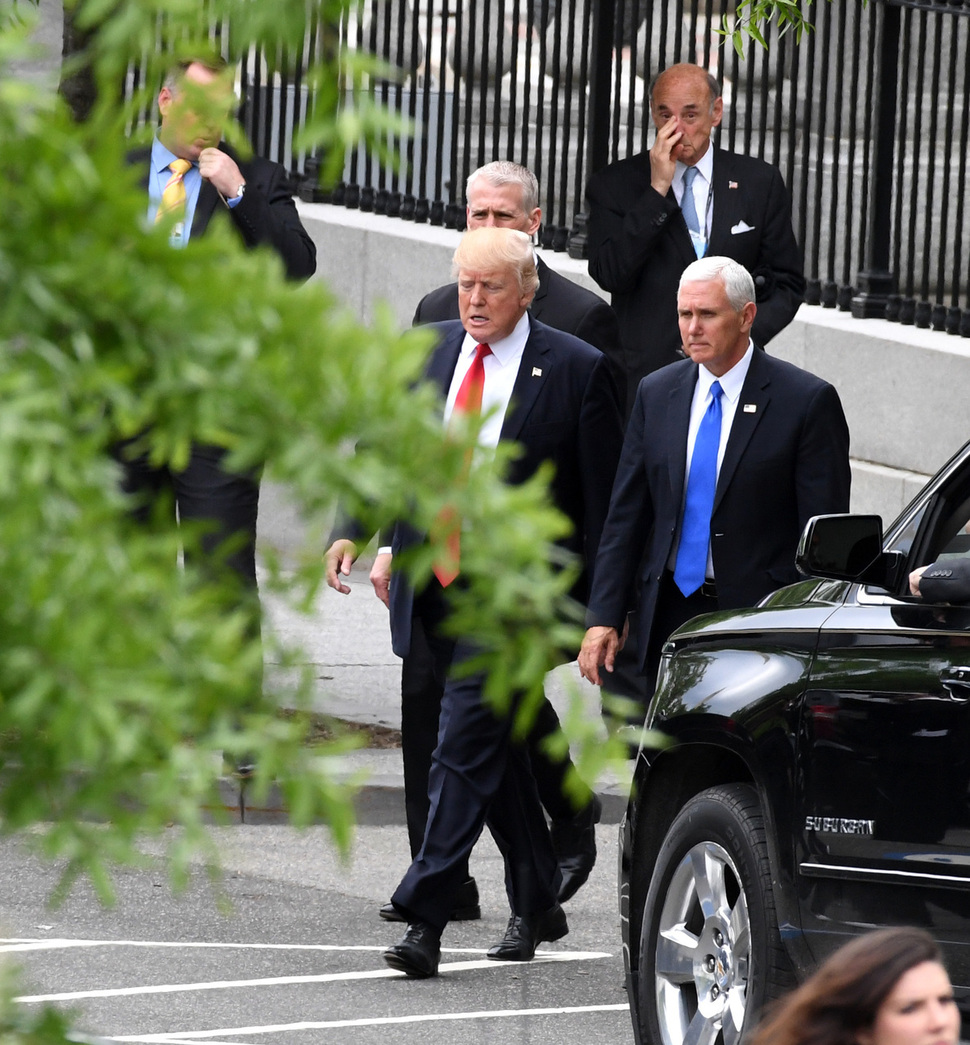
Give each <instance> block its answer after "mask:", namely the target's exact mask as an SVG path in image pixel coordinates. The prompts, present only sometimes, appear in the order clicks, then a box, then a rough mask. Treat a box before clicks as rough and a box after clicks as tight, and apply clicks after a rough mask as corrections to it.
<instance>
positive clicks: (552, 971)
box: [0, 824, 632, 1045]
mask: <svg viewBox="0 0 970 1045" xmlns="http://www.w3.org/2000/svg"><path fill="white" fill-rule="evenodd" d="M597 830H598V835H597V837H598V844H599V849H600V858H599V861H598V863H597V866H596V868H595V869H594V872H593V875H592V877H591V879H590V882H589V883H588V884H587V885H586V887H585V888H584V889H582V890H580V892H579V893H578V894H577V895H576V897H575V898H574V899H573V900H572V901H570V903H569V904H568V905H567V913H568V915H569V923H570V933H569V935H568V936H567V937H566V938H565V939H564V940H562V941H559V942H557V943H555V944H549V945H545V948H544V950H543V952H542V956H541V957H538V956H537V958H536V960H535V961H533V962H531V963H527V964H516V963H504V962H489V961H487V960H485V950H486V949H487V947H488V946H490V945H491V944H492V943H494V942H496V941H497V940H498V939H499V938H500V937H501V935H502V932H503V931H504V928H505V923H506V920H507V918H508V910H507V905H506V903H505V898H504V890H503V887H502V872H501V861H500V858H499V856H498V852H497V850H496V849H495V846H494V845H493V843H492V842H491V839H489V838H486V839H483V840H482V842H480V844H479V846H478V848H477V849H476V851H475V853H474V855H473V858H472V871H473V873H474V874H475V875H476V877H477V878H478V880H479V884H480V888H481V891H482V895H483V919H482V921H480V922H466V923H453V924H452V925H451V926H449V927H448V929H447V930H446V932H445V936H444V938H443V941H442V942H443V947H444V952H443V955H442V967H441V974H440V976H439V977H438V978H437V979H434V980H427V981H412V980H407V979H406V978H404V977H403V976H402V975H401V974H400V973H394V972H392V971H391V970H389V969H388V968H387V967H386V966H385V964H384V962H383V961H382V959H381V957H380V952H381V950H382V949H383V948H384V947H386V946H387V945H388V944H390V943H393V942H395V941H396V940H397V939H398V937H399V936H400V931H401V930H400V928H399V927H398V926H394V925H389V924H387V923H384V922H381V921H380V920H379V919H378V918H377V908H378V906H379V905H380V904H381V903H382V902H383V901H384V900H386V899H387V897H388V895H389V894H390V891H391V890H392V888H393V886H394V885H395V884H396V882H397V880H398V877H399V876H400V875H401V874H402V873H403V871H404V869H405V866H406V863H407V858H406V845H407V843H406V838H405V831H404V828H403V827H402V826H398V825H394V826H383V827H381V826H376V827H361V828H359V829H358V833H357V838H356V842H355V845H354V849H353V854H352V857H351V860H350V862H349V863H346V864H342V863H341V862H340V861H339V859H338V858H337V856H336V854H335V850H334V847H333V846H332V845H331V843H330V841H329V837H328V835H327V831H326V828H324V827H316V828H311V829H309V830H307V831H305V832H302V833H298V832H296V831H294V830H292V829H291V828H289V827H283V826H278V825H265V826H249V825H245V826H243V825H239V826H235V827H227V828H220V829H217V830H214V836H215V838H216V840H217V844H218V848H219V851H220V854H221V860H222V865H223V878H222V882H221V890H222V894H223V898H224V899H226V900H228V901H229V903H230V904H231V910H230V912H229V913H222V912H221V911H220V909H219V905H218V904H217V898H216V893H215V891H214V890H213V888H212V886H211V884H210V883H209V881H208V879H207V876H206V873H205V871H204V870H203V869H202V868H199V869H198V870H197V871H196V872H195V873H194V874H193V876H192V880H191V883H190V886H189V888H188V890H187V891H186V892H184V893H182V894H181V895H178V896H173V894H172V892H171V889H170V888H169V885H168V882H167V880H166V877H165V874H164V872H163V871H162V870H161V869H160V868H158V867H150V868H147V869H139V870H125V871H123V872H121V873H120V874H119V875H118V878H117V882H116V884H117V890H118V903H117V904H116V906H115V907H114V908H112V909H109V910H106V909H104V908H102V907H101V906H100V904H99V903H98V901H97V900H96V899H95V898H94V897H93V895H92V894H91V891H90V889H89V888H88V887H86V886H83V885H82V886H79V887H77V888H76V889H75V890H74V891H73V893H72V894H71V896H70V897H69V899H68V900H67V901H66V902H65V904H64V905H63V906H62V907H61V908H59V909H57V910H51V909H49V908H48V907H47V906H46V899H47V897H48V896H49V894H50V891H51V887H52V885H53V883H54V880H55V877H56V874H55V871H56V869H55V868H54V867H52V866H51V865H48V864H44V863H42V862H40V861H39V860H38V859H36V858H34V857H32V856H30V855H29V854H28V853H27V852H26V850H25V848H24V845H23V843H22V842H18V841H13V840H9V839H8V840H4V841H2V842H0V959H2V960H14V961H16V962H18V963H19V964H20V965H21V967H22V977H23V979H22V994H21V1003H22V1004H24V1005H31V1006H37V1005H41V1004H44V1003H45V1002H48V1003H51V1004H55V1005H59V1006H66V1007H68V1008H70V1009H72V1010H73V1011H74V1012H75V1013H76V1016H75V1026H76V1027H77V1028H78V1029H79V1030H80V1031H83V1032H85V1033H87V1034H91V1035H97V1036H100V1037H103V1038H110V1039H112V1040H116V1041H130V1042H165V1043H169V1045H174V1043H187V1045H188V1043H191V1045H195V1043H203V1042H204V1043H209V1045H213V1043H215V1045H228V1043H238V1045H249V1043H252V1045H256V1043H265V1045H309V1043H314V1045H316V1043H318V1042H339V1043H341V1045H369V1043H377V1042H380V1043H381V1045H396V1043H398V1042H405V1041H406V1042H408V1043H422V1045H438V1043H441V1045H444V1043H448V1045H452V1043H453V1042H455V1041H460V1042H478V1041H489V1042H493V1041H495V1040H501V1041H503V1042H514V1043H529V1045H564V1043H576V1045H579V1043H584V1045H585V1043H588V1042H600V1041H609V1042H612V1043H623V1042H631V1041H632V1031H631V1029H630V1022H629V1012H628V1009H627V1005H626V996H625V993H624V990H623V968H622V960H621V956H620V947H619V928H618V915H617V909H616V887H615V880H616V874H615V868H616V826H615V824H604V825H600V827H599V828H598V829H597Z"/></svg>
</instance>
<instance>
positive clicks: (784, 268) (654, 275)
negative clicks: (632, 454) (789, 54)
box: [586, 63, 805, 417]
mask: <svg viewBox="0 0 970 1045" xmlns="http://www.w3.org/2000/svg"><path fill="white" fill-rule="evenodd" d="M650 113H651V116H652V117H653V122H654V124H655V125H656V128H657V134H656V138H655V139H654V142H653V144H652V145H651V147H650V150H649V151H648V152H640V153H637V154H635V155H633V156H627V157H626V158H625V159H622V160H618V161H617V162H616V163H611V164H609V165H608V166H606V167H604V168H603V169H602V170H600V171H597V172H596V173H595V174H594V175H593V177H592V178H590V181H589V185H588V186H587V188H586V196H587V199H588V202H589V233H588V238H587V251H588V255H589V274H590V275H591V276H592V277H593V279H595V280H596V282H597V283H598V284H599V285H600V286H601V287H602V288H603V289H604V290H608V291H609V292H610V302H611V304H612V305H613V309H614V311H615V312H616V315H617V318H618V319H619V323H620V335H621V341H622V353H621V355H620V356H619V357H618V358H619V360H620V361H621V364H620V365H621V366H622V368H623V370H624V371H625V379H626V380H625V387H624V388H621V389H620V395H621V397H622V399H623V401H624V405H625V416H626V417H629V415H630V411H631V410H632V409H633V402H634V399H635V398H636V391H637V385H638V384H639V383H640V379H641V378H642V377H644V376H646V375H647V374H649V373H652V372H653V371H654V370H657V369H659V368H660V367H662V366H666V365H667V364H668V363H673V362H676V361H677V360H679V359H682V358H683V352H682V351H681V343H680V337H679V335H678V330H677V315H676V311H675V307H674V306H675V303H676V290H677V279H678V277H679V276H680V274H681V272H683V271H684V269H685V268H686V266H687V265H688V264H690V262H692V261H694V260H696V259H697V258H701V257H704V256H705V255H707V254H710V255H723V256H725V257H729V258H733V259H734V260H735V261H737V262H739V263H740V264H742V265H744V266H745V267H746V268H747V269H748V271H749V272H750V273H751V274H752V277H753V279H754V285H755V292H756V298H755V300H756V302H757V305H758V311H757V318H756V319H755V322H754V338H755V341H756V342H757V344H758V346H759V347H761V348H763V347H764V346H765V344H766V343H767V342H768V341H769V340H770V339H771V338H773V337H774V336H775V335H776V334H777V333H778V332H779V331H780V330H782V329H783V328H784V327H786V326H787V325H788V324H789V323H790V322H791V321H792V318H793V317H794V315H795V312H796V311H797V309H798V306H799V305H800V304H801V302H802V299H803V297H804V293H805V279H804V277H803V274H802V254H801V250H800V249H799V247H798V243H797V242H796V240H795V233H794V231H793V229H792V221H791V202H790V200H789V198H788V190H787V189H786V188H785V183H784V181H783V180H782V176H781V172H780V171H779V170H778V168H777V167H774V166H772V165H771V164H769V163H765V162H764V161H763V160H760V159H758V158H757V157H754V156H745V155H743V154H741V153H736V152H728V151H727V150H725V149H720V148H717V146H716V144H715V135H716V131H717V128H718V127H719V126H720V123H721V118H722V116H723V115H724V102H723V99H722V98H721V87H720V85H719V84H718V82H717V80H715V79H714V77H713V76H711V75H710V74H709V73H708V72H707V70H706V69H702V68H700V67H699V66H696V65H691V64H689V63H681V64H678V65H672V66H670V67H668V68H667V69H664V70H663V71H662V72H661V73H659V74H658V76H657V77H656V79H655V80H654V82H653V83H652V84H651V85H650Z"/></svg>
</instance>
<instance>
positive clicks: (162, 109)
mask: <svg viewBox="0 0 970 1045" xmlns="http://www.w3.org/2000/svg"><path fill="white" fill-rule="evenodd" d="M171 104H172V89H171V87H163V88H162V89H161V90H160V91H159V92H158V111H159V113H160V114H161V115H162V116H164V115H165V114H166V113H167V112H168V109H169V106H170V105H171Z"/></svg>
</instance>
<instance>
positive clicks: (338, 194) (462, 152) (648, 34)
mask: <svg viewBox="0 0 970 1045" xmlns="http://www.w3.org/2000/svg"><path fill="white" fill-rule="evenodd" d="M731 8H732V3H731V0H614V2H613V3H610V2H608V0H604V2H599V0H557V2H551V0H363V3H362V4H361V6H360V7H359V8H357V9H355V11H354V12H352V13H351V14H348V15H347V17H346V18H345V19H344V20H343V22H342V23H341V24H340V25H339V26H328V27H320V28H318V29H317V30H316V31H315V33H314V34H313V38H312V39H311V40H308V42H307V47H308V48H311V49H312V48H320V47H324V46H327V47H335V46H338V47H343V48H355V49H358V50H367V51H370V52H373V53H376V54H379V55H381V56H383V57H384V58H386V59H387V60H388V61H389V62H391V63H393V64H395V65H397V66H399V67H400V68H401V70H402V74H401V77H400V78H399V79H398V80H397V81H392V80H383V79H374V80H373V81H372V82H371V83H370V85H369V88H370V90H371V91H372V92H373V94H374V97H375V98H376V99H377V100H379V101H381V102H383V103H384V104H386V105H388V106H390V107H391V108H393V109H395V110H396V111H398V112H400V113H401V114H403V115H404V116H406V117H407V118H408V119H409V121H410V123H411V128H412V129H411V131H410V132H409V133H406V134H403V135H400V136H398V135H395V134H391V133H389V134H388V136H387V140H386V141H385V142H384V143H383V144H384V145H385V146H386V147H387V148H389V149H398V150H399V151H400V153H401V155H402V157H403V160H404V164H403V166H402V168H401V169H399V170H398V169H395V168H394V167H392V166H391V165H390V164H388V163H387V162H386V160H385V158H384V157H383V156H382V154H381V152H380V151H379V150H375V149H373V148H367V147H365V146H364V145H363V144H361V145H359V146H357V147H355V148H351V149H349V150H348V152H347V155H346V156H345V157H344V162H343V177H342V179H341V180H340V181H339V183H338V184H337V185H336V186H335V187H334V188H333V189H332V190H331V191H330V192H329V193H328V194H327V195H326V197H325V198H327V199H330V200H332V201H333V202H335V203H338V204H343V205H346V206H348V207H358V208H360V209H362V210H368V211H374V212H376V213H380V214H388V215H392V216H397V217H400V218H402V219H407V220H413V221H418V222H425V221H427V222H431V223H434V224H443V225H446V226H449V227H456V228H461V227H463V224H464V199H463V191H464V182H465V179H466V178H467V176H468V174H469V173H470V172H471V171H472V170H474V169H475V168H476V167H477V166H479V165H480V164H482V163H486V162H488V161H490V160H493V159H499V158H510V159H515V160H517V161H518V162H520V163H523V164H525V165H526V166H529V167H531V168H532V169H533V170H534V171H535V173H536V175H537V177H538V179H539V184H540V187H541V192H542V207H543V216H544V223H543V226H542V229H541V230H540V242H541V244H542V245H543V246H544V247H546V248H551V249H554V250H566V249H569V250H570V252H571V253H574V254H577V253H578V254H581V252H582V245H583V236H582V227H583V209H584V201H583V188H584V185H585V182H586V180H587V178H588V176H589V175H590V174H591V173H592V172H593V171H594V170H596V169H598V168H599V167H601V166H603V165H604V164H606V163H608V162H611V161H612V160H615V159H618V158H622V157H624V156H627V155H629V154H631V153H633V152H637V151H641V150H643V149H646V148H648V147H649V143H650V140H651V125H650V121H649V106H648V104H647V98H646V95H647V85H648V84H649V81H650V79H651V78H652V76H653V75H654V74H655V73H656V72H657V71H659V70H660V69H662V68H664V67H666V66H668V65H671V64H673V63H674V62H678V61H693V62H697V63H698V64H701V65H704V66H706V67H707V68H709V69H710V70H711V71H712V72H713V73H714V74H715V76H717V78H718V79H719V80H720V81H721V82H722V83H723V84H724V95H725V108H724V112H725V115H724V120H723V123H722V126H721V128H720V131H719V135H720V144H721V145H722V146H723V147H725V148H728V149H731V150H735V151H741V152H747V153H750V154H752V155H756V156H759V157H761V158H763V159H766V160H768V161H769V162H771V163H774V164H776V165H777V166H778V167H780V168H781V171H782V173H783V175H784V177H785V181H786V184H787V185H788V187H789V189H790V191H791V195H792V202H793V214H794V221H795V230H796V234H797V236H798V240H799V242H800V243H801V245H802V247H803V249H804V252H805V269H806V275H807V276H808V278H809V287H808V300H809V301H810V302H811V303H814V304H822V305H825V306H828V307H832V308H840V309H843V310H851V311H852V312H853V314H855V315H859V316H879V317H885V318H888V319H891V320H896V321H899V322H902V323H915V324H916V325H917V326H920V327H933V328H934V329H938V330H946V331H948V332H949V333H954V334H961V335H963V336H970V300H968V290H970V271H968V269H970V265H968V256H970V248H968V244H970V206H968V205H967V202H966V196H967V190H968V166H970V155H968V107H970V17H968V16H970V0H949V2H945V0H936V2H931V0H898V2H897V0H878V2H877V0H869V2H868V3H867V4H865V5H864V4H862V3H861V2H859V0H834V2H832V3H822V2H817V3H815V4H814V5H813V6H812V7H811V8H810V12H811V17H812V19H813V21H814V23H815V30H814V31H813V32H811V33H807V34H805V36H803V38H802V40H801V41H799V42H796V40H795V39H794V37H793V36H791V35H784V34H779V33H778V32H777V31H775V30H773V29H769V30H768V32H767V34H766V36H767V42H768V45H769V47H768V50H767V51H765V50H763V49H761V48H760V47H758V46H757V45H754V44H749V45H748V46H747V48H746V53H745V56H744V58H741V57H739V56H738V54H737V53H736V52H735V50H734V48H733V47H732V45H731V43H730V41H728V40H726V39H725V38H724V37H723V36H721V35H719V34H718V33H717V32H716V29H717V28H718V27H719V26H720V25H721V20H722V17H723V16H724V15H725V14H728V15H730V11H731ZM246 68H247V73H246V82H245V84H244V86H245V94H246V106H245V117H246V123H247V128H248V130H249V131H250V133H251V134H252V136H253V139H254V143H255V145H256V147H257V149H258V150H259V151H260V152H262V153H263V154H264V155H269V156H271V157H272V158H274V159H278V160H280V161H281V162H283V163H284V164H285V165H286V166H287V167H288V168H289V169H290V170H291V171H293V172H294V173H295V174H297V175H298V176H300V180H301V183H302V184H301V195H303V196H304V198H308V199H309V198H317V199H319V198H321V196H320V193H319V190H318V189H317V187H316V177H315V173H316V167H317V161H318V159H319V157H316V156H314V155H307V154H304V153H299V152H296V151H294V149H293V145H292V142H293V132H294V129H295V128H298V127H299V126H300V124H301V122H302V120H303V119H304V118H305V114H306V111H307V107H308V106H309V105H310V103H311V101H312V99H310V98H309V97H308V94H307V90H306V88H305V86H304V85H303V84H301V82H300V80H299V79H298V78H297V79H295V80H294V81H293V82H284V81H282V80H280V79H279V78H278V77H274V78H273V79H272V80H270V79H261V78H260V75H259V63H249V64H248V65H247V66H246Z"/></svg>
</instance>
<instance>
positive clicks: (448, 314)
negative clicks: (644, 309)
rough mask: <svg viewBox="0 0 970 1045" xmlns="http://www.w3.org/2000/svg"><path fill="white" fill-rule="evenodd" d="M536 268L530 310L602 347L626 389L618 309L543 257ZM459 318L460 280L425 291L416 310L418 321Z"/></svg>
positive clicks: (553, 325) (618, 380)
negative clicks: (535, 284) (549, 264)
mask: <svg viewBox="0 0 970 1045" xmlns="http://www.w3.org/2000/svg"><path fill="white" fill-rule="evenodd" d="M536 271H537V272H538V274H539V289H538V290H537V291H536V296H535V297H534V298H533V300H532V304H531V305H530V306H529V312H530V314H531V315H532V316H533V318H535V319H538V320H539V321H540V322H542V323H545V324H546V326H550V327H555V329H556V330H563V331H565V332H566V333H567V334H572V335H573V336H574V337H578V338H579V339H580V340H581V341H586V342H588V343H589V344H591V345H592V346H593V347H594V348H598V349H599V350H600V351H601V352H602V353H603V354H604V355H605V356H606V358H607V360H609V364H610V368H611V369H612V371H613V378H614V380H615V381H616V383H617V388H618V389H620V390H622V388H623V381H624V380H625V377H624V373H623V369H622V366H621V356H622V349H621V346H620V325H619V323H618V322H617V318H616V313H615V312H614V311H613V309H612V308H610V306H609V305H608V304H607V303H606V302H605V301H604V300H603V299H602V298H601V297H600V296H599V295H598V294H594V293H593V292H592V291H591V290H587V289H586V288H585V287H581V286H580V285H579V284H578V283H573V281H572V280H571V279H566V277H565V276H561V275H560V274H559V273H558V272H555V271H553V269H551V268H549V266H548V265H547V264H546V263H545V262H544V261H543V260H542V258H538V259H537V261H536ZM458 318H459V313H458V284H457V283H449V284H447V286H444V287H438V289H437V290H432V291H431V293H430V294H425V296H424V297H423V298H422V299H421V300H420V301H419V302H418V307H417V309H416V310H415V313H414V323H415V325H418V324H421V323H440V322H441V321H443V320H446V319H458Z"/></svg>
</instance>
